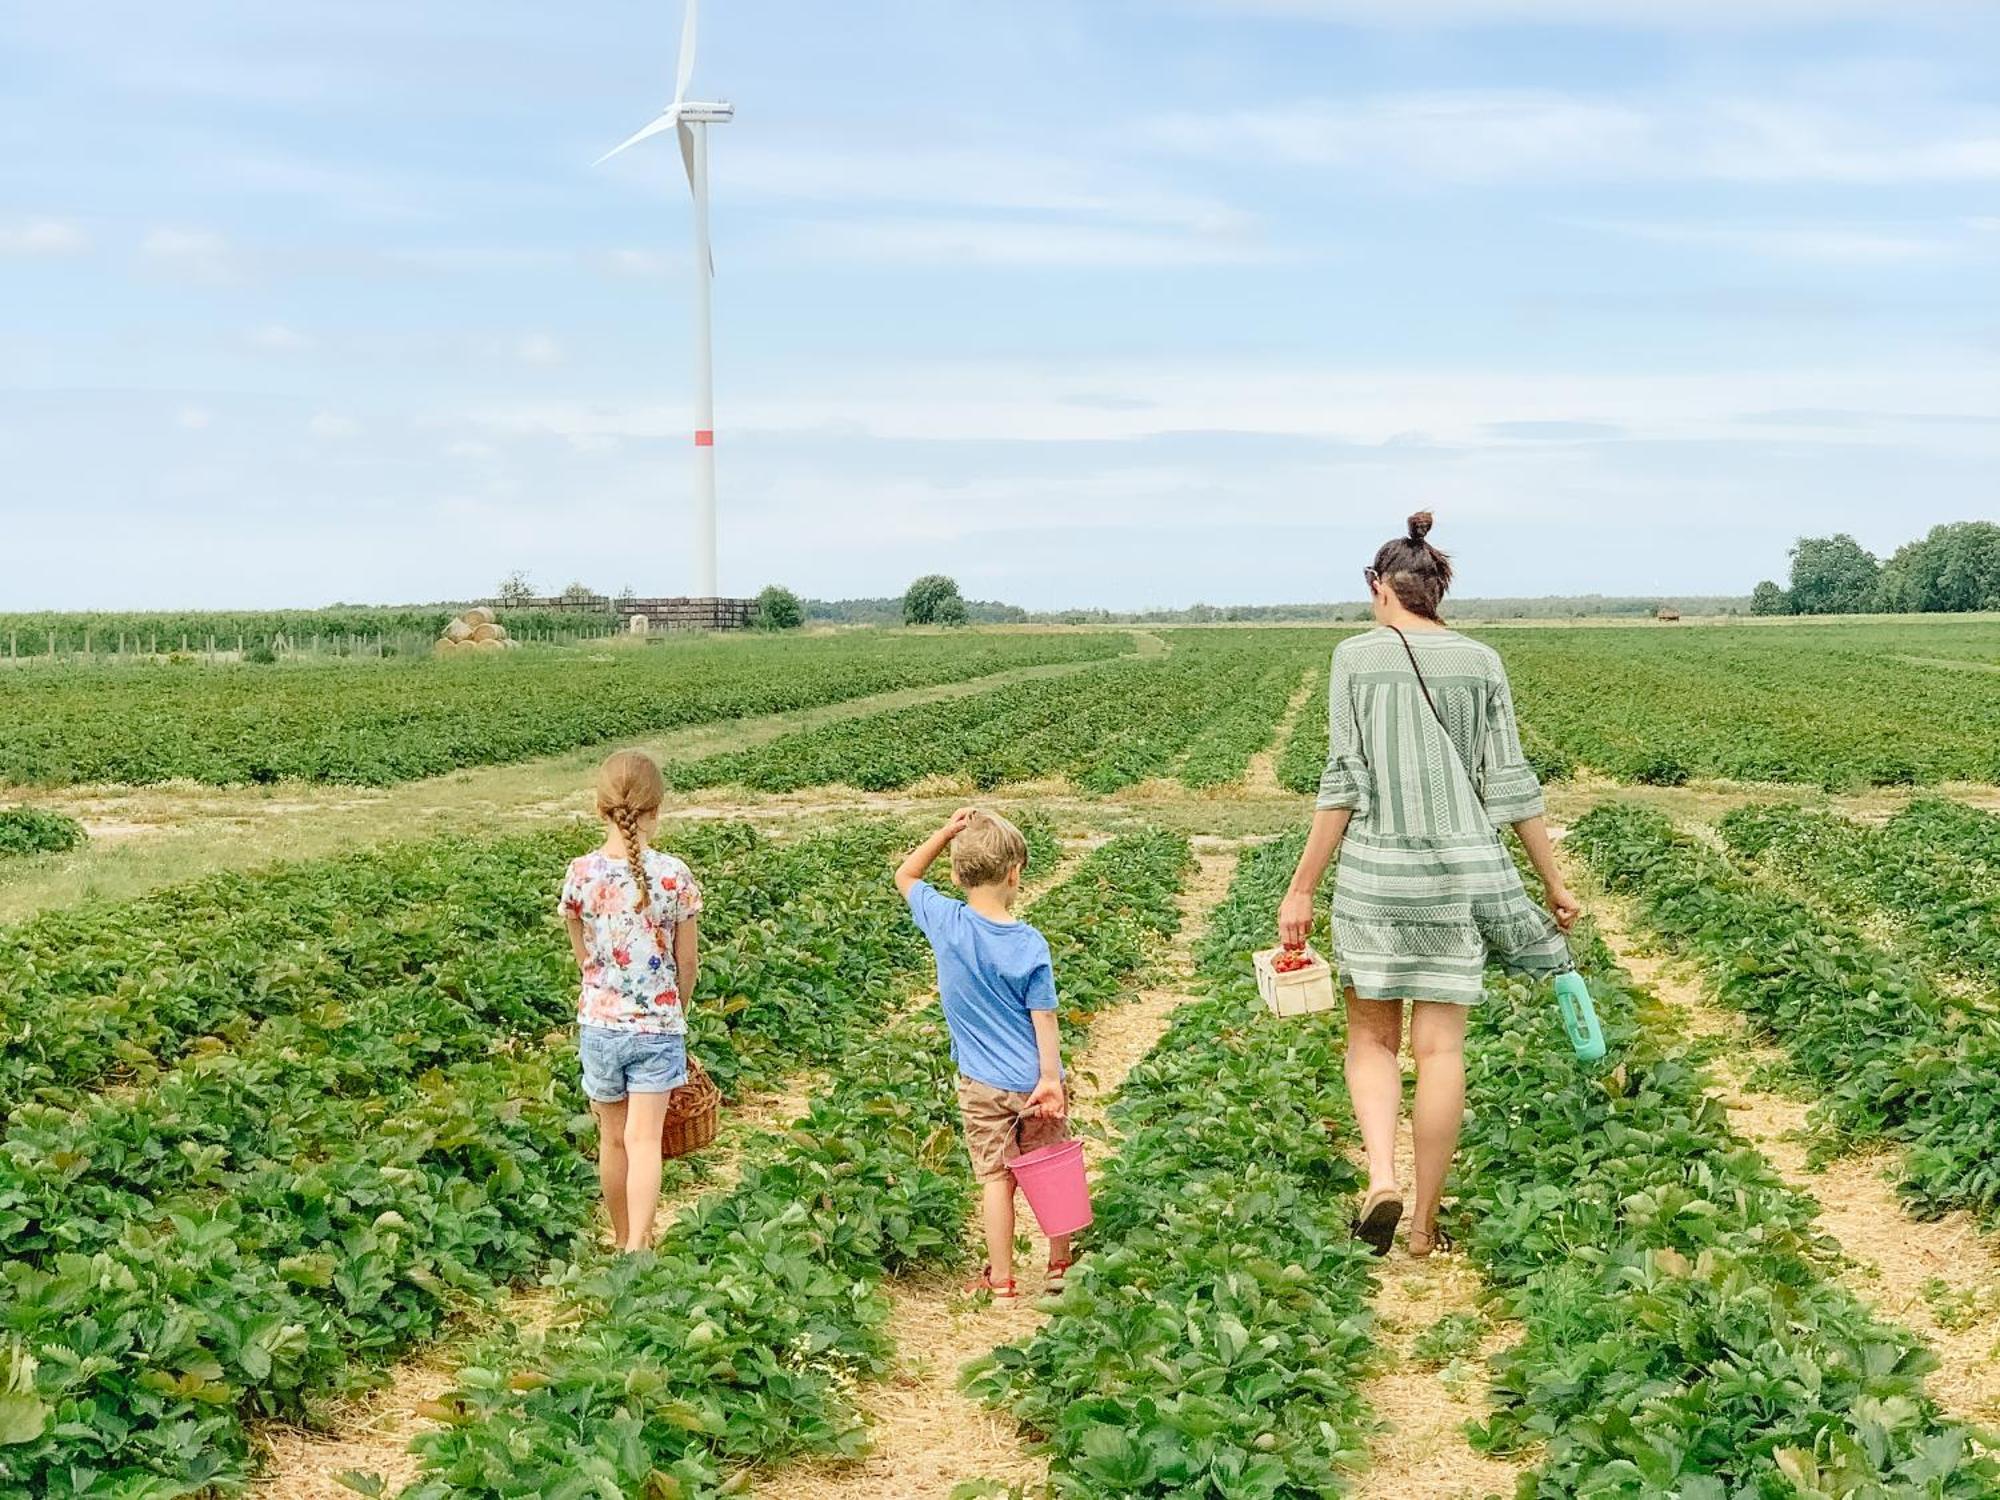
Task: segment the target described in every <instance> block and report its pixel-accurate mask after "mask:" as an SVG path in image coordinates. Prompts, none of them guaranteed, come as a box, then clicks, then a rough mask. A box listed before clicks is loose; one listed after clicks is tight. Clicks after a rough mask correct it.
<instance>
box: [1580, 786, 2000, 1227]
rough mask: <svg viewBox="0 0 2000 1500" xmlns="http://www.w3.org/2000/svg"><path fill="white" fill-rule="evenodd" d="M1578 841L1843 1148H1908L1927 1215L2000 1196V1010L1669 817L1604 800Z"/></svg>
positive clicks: (1981, 1206) (1991, 1204) (1912, 1187)
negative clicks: (1986, 1010)
mask: <svg viewBox="0 0 2000 1500" xmlns="http://www.w3.org/2000/svg"><path fill="white" fill-rule="evenodd" d="M1570 842H1571V844H1572V845H1573V846H1574V847H1576V848H1577V849H1579V850H1580V851H1581V852H1582V854H1583V855H1584V857H1585V858H1586V859H1587V860H1588V861H1589V862H1590V863H1591V865H1592V866H1593V867H1594V868H1595V869H1596V870H1597V871H1598V873H1599V875H1600V876H1602V877H1603V878H1604V880H1605V881H1606V882H1607V884H1609V885H1610V887H1611V888H1612V889H1613V890H1616V891H1621V892H1627V893H1630V894H1631V895H1633V896H1635V897H1637V898H1638V903H1639V910H1640V912H1641V914H1642V915H1643V916H1644V918H1645V920H1646V922H1647V923H1648V924H1649V925H1650V926H1651V927H1653V928H1654V929H1655V930H1656V931H1658V932H1659V933H1660V935H1661V936H1662V937H1663V938H1665V939H1666V941H1667V942H1668V943H1669V944H1670V945H1672V946H1673V947H1674V948H1675V949H1677V950H1678V951H1680V952H1683V953H1687V954H1689V955H1691V956H1693V957H1695V958H1696V959H1698V960H1700V961H1701V963H1702V964H1703V965H1704V966H1705V967H1706V969H1707V971H1708V974H1709V977H1710V980H1711V983H1712V984H1713V986H1714V989H1715V992H1716V994H1717V995H1718V996H1719V997H1720V998H1721V1000H1722V1001H1723V1003H1724V1004H1727V1005H1729V1006H1731V1007H1733V1008H1735V1009H1738V1010H1741V1011H1742V1012H1744V1014H1745V1015H1747V1016H1749V1017H1750V1018H1751V1020H1752V1021H1753V1023H1754V1024H1755V1025H1756V1026H1757V1028H1758V1029H1759V1030H1760V1031H1761V1032H1762V1033H1764V1034H1765V1035H1767V1036H1769V1037H1770V1038H1771V1039H1773V1040H1774V1041H1776V1042H1777V1043H1778V1044H1779V1045H1781V1046H1782V1047H1783V1048H1784V1049H1785V1052H1786V1054H1787V1055H1788V1057H1789V1058H1790V1061H1791V1064H1792V1066H1793V1067H1794V1068H1795V1069H1796V1070H1797V1072H1798V1073H1799V1074H1800V1076H1802V1077H1803V1078H1805V1079H1807V1080H1809V1081H1810V1082H1811V1083H1813V1084H1814V1085H1815V1086H1816V1087H1817V1088H1818V1090H1819V1092H1820V1099H1819V1102H1818V1103H1817V1104H1816V1105H1815V1106H1814V1110H1813V1114H1814V1118H1815V1121H1816V1122H1817V1123H1818V1124H1819V1125H1820V1126H1821V1127H1823V1129H1824V1130H1825V1131H1826V1132H1827V1134H1828V1135H1829V1137H1830V1139H1831V1141H1832V1142H1833V1143H1835V1144H1838V1143H1839V1142H1841V1141H1859V1140H1870V1139H1877V1140H1887V1141H1892V1142H1895V1143H1898V1144H1900V1145H1902V1146H1903V1147H1904V1148H1905V1154H1904V1158H1903V1176H1902V1184H1901V1187H1902V1191H1903V1193H1904V1194H1905V1196H1906V1197H1908V1198H1909V1199H1910V1200H1911V1201H1912V1202H1913V1203H1915V1204H1916V1205H1917V1206H1918V1207H1919V1208H1921V1209H1922V1210H1923V1211H1926V1212H1939V1211H1942V1210H1945V1209H1950V1208H1968V1209H1973V1210H1976V1211H1978V1212H1980V1213H1982V1214H1989V1215H1990V1214H1991V1213H1992V1212H1993V1211H1994V1209H1995V1207H1996V1205H2000V1081H1996V1080H2000V1021H1996V1020H1994V1019H1993V1018H1992V1017H1989V1016H1982V1015H1979V1014H1975V1013H1971V1012H1968V1011H1966V1010H1965V1009H1964V1008H1963V1007H1959V1006H1955V1005H1954V1004H1952V1002H1951V1001H1950V999H1949V998H1948V997H1946V996H1945V995H1943V994H1941V993H1940V992H1939V991H1938V989H1937V988H1936V987H1935V986H1934V985H1933V984H1932V983H1931V982H1930V981H1929V980H1928V979H1926V978H1925V976H1924V975H1923V974H1922V973H1921V972H1919V971H1918V970H1916V969H1914V968H1913V967H1912V966H1911V965H1910V964H1908V963H1907V962H1904V961H1903V960H1901V959H1899V958H1897V957H1895V956H1894V955H1892V954H1889V953H1886V952H1884V951H1883V950H1882V949H1881V948H1880V947H1878V946H1876V945H1875V944H1874V943H1873V942H1871V941H1870V940H1869V939H1868V938H1867V937H1866V936H1864V935H1863V934H1862V933H1861V932H1859V931H1857V930H1856V929H1855V928H1854V927H1853V926H1852V925H1850V924H1848V923H1845V922H1841V921H1839V920H1838V919H1836V918H1833V917H1830V916H1828V915H1827V914H1825V913H1823V912H1821V911H1819V910H1818V909H1816V908H1814V907H1813V906H1811V905H1809V904H1808V903H1806V902H1803V901H1800V900H1799V899H1797V898H1796V897H1794V896H1792V895H1790V894H1789V893H1787V892H1784V891H1781V890H1777V889H1774V888H1772V887H1770V886H1768V885H1767V884H1765V883H1764V882H1761V881H1759V880H1756V879H1753V878H1751V877H1749V876H1746V875H1745V874H1743V873H1742V872H1741V871H1739V870H1737V869H1736V868H1735V867H1734V866H1733V865H1732V864H1731V863H1730V862H1729V860H1728V859H1727V858H1726V857H1725V856H1723V855H1721V854H1719V853H1717V852H1716V851H1714V850H1713V849H1710V848H1709V847H1707V846H1706V845H1704V844H1702V843H1700V842H1699V841H1697V840H1695V839H1693V838H1691V837H1689V836H1687V835H1685V834H1682V833H1680V832H1678V831H1677V830H1676V829H1675V828H1674V827H1673V825H1672V824H1671V823H1670V822H1668V820H1667V819H1665V818H1664V817H1662V816H1661V815H1660V814H1658V813H1655V812H1651V811H1647V810H1644V809H1640V808H1636V807H1631V806H1623V805H1615V804H1614V805H1606V806H1603V807H1599V808H1597V809H1595V810H1593V811H1592V812H1591V813H1589V814H1588V815H1587V816H1586V817H1584V818H1582V819H1581V820H1579V822H1578V823H1577V824H1576V826H1575V827H1574V828H1573V829H1572V830H1571V833H1570Z"/></svg>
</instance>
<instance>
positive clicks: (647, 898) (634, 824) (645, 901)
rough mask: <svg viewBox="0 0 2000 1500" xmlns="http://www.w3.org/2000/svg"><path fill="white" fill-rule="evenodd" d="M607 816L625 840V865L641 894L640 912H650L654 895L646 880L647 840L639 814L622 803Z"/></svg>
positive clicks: (606, 814)
mask: <svg viewBox="0 0 2000 1500" xmlns="http://www.w3.org/2000/svg"><path fill="white" fill-rule="evenodd" d="M605 816H606V817H608V818H609V819H611V821H612V822H613V823H615V824H617V825H618V832H619V834H620V835H621V836H622V837H623V838H624V840H625V865H626V868H627V869H629V870H630V871H631V872H632V884H633V886H634V887H635V888H636V889H637V890H638V892H639V910H640V911H642V912H649V911H651V910H652V909H653V893H652V891H651V890H650V889H648V882H647V880H646V839H645V836H644V835H643V834H641V833H640V831H639V814H638V812H637V811H636V810H635V809H633V808H632V807H629V806H626V805H624V804H622V803H621V804H620V805H619V806H617V807H614V808H611V809H610V810H609V811H608V812H606V813H605Z"/></svg>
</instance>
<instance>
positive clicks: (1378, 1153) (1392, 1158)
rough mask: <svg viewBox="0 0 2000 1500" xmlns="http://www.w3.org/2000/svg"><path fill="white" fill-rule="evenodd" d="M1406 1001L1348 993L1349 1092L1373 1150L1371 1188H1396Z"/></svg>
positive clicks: (1357, 1120) (1357, 1119)
mask: <svg viewBox="0 0 2000 1500" xmlns="http://www.w3.org/2000/svg"><path fill="white" fill-rule="evenodd" d="M1402 1046H1403V1002H1402V1001H1400V1000H1363V999H1361V998H1360V997H1359V996H1358V995H1356V994H1355V993H1354V991H1353V990H1349V991H1348V992H1347V1094H1348V1097H1349V1098H1351V1099H1352V1100H1353V1101H1354V1122H1355V1124H1357V1125H1359V1126H1360V1127H1361V1144H1362V1146H1363V1147H1365V1148H1366V1150H1367V1152H1368V1191H1369V1192H1371V1193H1373V1192H1377V1191H1380V1190H1382V1189H1393V1188H1395V1186H1396V1120H1397V1117H1398V1116H1399V1115H1400V1114H1401V1113H1402V1108H1403V1064H1402V1061H1401V1058H1400V1053H1401V1052H1402Z"/></svg>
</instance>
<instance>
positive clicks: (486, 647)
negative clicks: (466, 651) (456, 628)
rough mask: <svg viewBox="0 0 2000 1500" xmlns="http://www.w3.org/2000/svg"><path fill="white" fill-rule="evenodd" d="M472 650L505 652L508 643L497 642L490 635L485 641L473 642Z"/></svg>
mask: <svg viewBox="0 0 2000 1500" xmlns="http://www.w3.org/2000/svg"><path fill="white" fill-rule="evenodd" d="M472 649H473V650H474V651H505V650H506V649H507V643H506V642H505V641H496V640H494V639H493V637H492V636H490V635H489V636H488V637H487V638H486V639H485V640H483V641H474V642H472Z"/></svg>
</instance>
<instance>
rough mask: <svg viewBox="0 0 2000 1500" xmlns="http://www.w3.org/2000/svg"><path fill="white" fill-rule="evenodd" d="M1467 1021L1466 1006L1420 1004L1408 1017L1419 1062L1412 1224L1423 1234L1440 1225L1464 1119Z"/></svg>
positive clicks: (1412, 1044)
mask: <svg viewBox="0 0 2000 1500" xmlns="http://www.w3.org/2000/svg"><path fill="white" fill-rule="evenodd" d="M1465 1016H1466V1007H1465V1006H1463V1005H1447V1004H1445V1003H1443V1002H1441V1001H1436V1000H1419V1001H1418V1002H1417V1003H1416V1005H1415V1007H1414V1011H1413V1014H1412V1015H1411V1017H1410V1050H1411V1052H1413V1053H1414V1054H1416V1059H1417V1104H1416V1108H1415V1110H1414V1111H1412V1119H1411V1126H1412V1131H1413V1133H1414V1135H1415V1136H1416V1146H1417V1184H1416V1192H1417V1206H1416V1215H1415V1217H1414V1218H1412V1219H1411V1221H1410V1222H1411V1225H1412V1226H1413V1227H1414V1228H1415V1229H1418V1230H1422V1231H1423V1232H1425V1233H1429V1232H1430V1231H1431V1230H1432V1229H1434V1228H1435V1227H1436V1226H1437V1213H1438V1203H1439V1202H1440V1201H1441V1200H1442V1199H1443V1197H1444V1179H1445V1174H1446V1173H1448V1172H1449V1171H1450V1170H1451V1159H1452V1157H1453V1156H1454V1155H1455V1154H1456V1153H1457V1151H1458V1130H1459V1126H1460V1125H1461V1124H1462V1123H1463V1122H1464V1120H1465Z"/></svg>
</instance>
